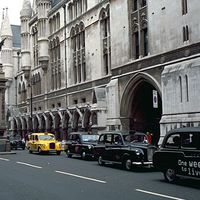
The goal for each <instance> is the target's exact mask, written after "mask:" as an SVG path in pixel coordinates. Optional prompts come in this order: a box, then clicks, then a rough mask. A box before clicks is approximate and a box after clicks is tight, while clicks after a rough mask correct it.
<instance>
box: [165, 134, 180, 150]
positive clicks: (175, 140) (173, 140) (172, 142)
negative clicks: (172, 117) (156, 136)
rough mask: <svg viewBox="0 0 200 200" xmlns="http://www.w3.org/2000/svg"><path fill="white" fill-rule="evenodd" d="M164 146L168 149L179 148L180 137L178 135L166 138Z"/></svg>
mask: <svg viewBox="0 0 200 200" xmlns="http://www.w3.org/2000/svg"><path fill="white" fill-rule="evenodd" d="M165 146H166V147H170V148H179V146H180V135H179V134H178V133H176V134H173V135H170V136H169V137H168V138H167V141H166V143H165Z"/></svg>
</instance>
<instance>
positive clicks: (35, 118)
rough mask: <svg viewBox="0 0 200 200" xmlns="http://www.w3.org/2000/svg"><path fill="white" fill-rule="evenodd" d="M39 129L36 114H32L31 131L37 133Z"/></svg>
mask: <svg viewBox="0 0 200 200" xmlns="http://www.w3.org/2000/svg"><path fill="white" fill-rule="evenodd" d="M38 131H39V120H38V118H37V116H36V115H35V116H33V132H35V133H37V132H38Z"/></svg>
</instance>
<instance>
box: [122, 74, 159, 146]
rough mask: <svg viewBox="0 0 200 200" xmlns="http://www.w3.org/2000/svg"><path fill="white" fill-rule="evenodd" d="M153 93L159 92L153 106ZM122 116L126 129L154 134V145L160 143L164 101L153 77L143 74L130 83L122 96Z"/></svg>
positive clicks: (136, 76)
mask: <svg viewBox="0 0 200 200" xmlns="http://www.w3.org/2000/svg"><path fill="white" fill-rule="evenodd" d="M153 91H156V92H157V95H156V97H155V96H154V97H155V98H156V99H154V100H155V101H156V104H153ZM154 103H155V102H154ZM153 105H154V106H153ZM155 105H157V106H155ZM120 115H121V123H122V126H124V127H125V129H129V130H136V131H141V132H150V133H152V134H153V142H154V144H157V143H158V140H159V138H160V124H159V122H160V119H161V115H162V99H161V90H160V87H159V84H158V83H157V81H156V80H155V79H154V78H153V77H151V76H150V75H148V74H145V73H141V74H137V75H135V76H134V77H133V78H132V79H131V80H130V81H129V83H128V84H127V86H126V88H125V90H124V93H123V96H122V100H121V107H120Z"/></svg>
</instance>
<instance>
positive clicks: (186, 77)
mask: <svg viewBox="0 0 200 200" xmlns="http://www.w3.org/2000/svg"><path fill="white" fill-rule="evenodd" d="M185 86H186V101H189V87H188V76H187V75H185Z"/></svg>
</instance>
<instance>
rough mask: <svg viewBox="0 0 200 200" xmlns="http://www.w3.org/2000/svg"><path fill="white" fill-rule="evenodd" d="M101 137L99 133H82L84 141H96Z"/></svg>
mask: <svg viewBox="0 0 200 200" xmlns="http://www.w3.org/2000/svg"><path fill="white" fill-rule="evenodd" d="M98 139H99V135H82V141H83V142H96V141H97V140H98Z"/></svg>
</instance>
